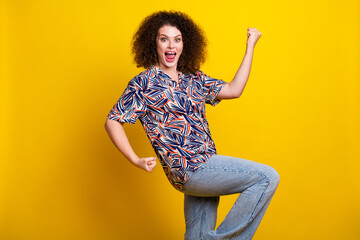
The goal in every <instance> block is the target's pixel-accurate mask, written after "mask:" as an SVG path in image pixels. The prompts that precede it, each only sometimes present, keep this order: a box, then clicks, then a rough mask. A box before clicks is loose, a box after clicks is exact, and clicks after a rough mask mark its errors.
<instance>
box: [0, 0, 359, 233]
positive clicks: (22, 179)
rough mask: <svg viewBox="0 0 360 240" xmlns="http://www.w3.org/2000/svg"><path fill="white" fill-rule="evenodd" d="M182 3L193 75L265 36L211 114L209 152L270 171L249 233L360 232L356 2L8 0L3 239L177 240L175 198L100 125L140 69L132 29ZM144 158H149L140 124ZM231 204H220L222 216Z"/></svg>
mask: <svg viewBox="0 0 360 240" xmlns="http://www.w3.org/2000/svg"><path fill="white" fill-rule="evenodd" d="M170 9H174V10H180V11H183V12H185V13H187V14H189V15H190V16H192V18H193V19H194V20H195V21H196V22H197V23H198V24H199V25H200V26H201V27H202V29H203V30H204V31H205V32H206V34H207V37H208V40H209V46H208V60H207V62H206V64H205V65H204V66H203V67H202V70H203V71H204V72H205V73H207V74H208V75H210V76H212V77H216V78H221V79H224V80H225V81H230V80H231V79H232V77H233V75H234V74H235V71H236V70H237V68H238V66H239V65H240V63H241V60H242V57H243V55H244V53H245V47H246V29H247V27H256V28H257V29H259V30H260V32H261V33H262V36H261V38H260V40H259V42H258V44H257V46H256V49H255V55H254V61H253V68H252V71H251V75H250V79H249V81H248V84H247V86H246V88H245V91H244V93H243V95H242V96H241V97H240V98H239V99H237V100H226V101H223V102H222V103H220V104H219V105H218V106H216V107H214V108H213V107H208V108H207V116H208V119H209V123H210V129H211V132H212V135H213V137H214V140H215V143H216V146H217V149H218V153H219V154H224V155H231V156H236V157H240V158H245V159H249V160H253V161H257V162H261V163H265V164H268V165H271V166H273V167H274V168H275V169H277V171H278V172H279V173H280V176H281V181H280V185H279V187H278V190H277V192H276V194H275V196H274V198H273V200H272V202H271V204H270V206H269V208H268V211H267V213H266V214H265V217H264V219H263V221H262V223H261V224H260V227H259V229H258V231H257V233H256V234H255V237H254V239H255V240H260V239H266V240H289V239H291V240H300V239H301V240H312V239H314V240H318V239H324V240H335V239H336V240H343V239H346V240H357V239H360V228H359V224H360V180H359V172H360V163H359V160H360V148H359V146H360V84H359V80H360V70H359V66H360V48H359V45H360V3H359V1H358V0H352V1H351V0H344V1H337V0H336V1H335V0H327V1H325V0H323V1H320V0H312V1H310V0H303V1H285V0H282V1H280V0H275V1H227V0H224V1H214V2H211V1H203V0H201V1H193V0H192V1H189V0H184V1H158V0H154V1H143V0H139V1H134V2H133V1H119V0H118V1H114V0H108V1H94V0H90V1H76V0H63V1H61V0H52V1H45V0H43V1H40V0H16V1H10V0H9V1H1V5H0V18H1V20H0V29H1V32H0V34H1V35H0V47H1V48H0V61H1V62H0V63H1V65H0V74H1V75H0V78H1V85H0V98H1V99H0V100H1V101H0V104H1V105H0V106H1V118H0V121H1V125H0V132H1V143H0V149H1V160H0V239H4V240H82V239H84V240H115V239H117V240H118V239H125V240H128V239H129V240H138V239H149V240H180V239H183V233H184V228H185V225H184V220H183V196H182V194H181V193H180V192H177V191H176V190H175V189H173V188H172V186H171V185H170V184H169V183H168V181H167V179H166V177H165V175H164V173H163V171H162V169H161V167H159V166H158V167H157V168H156V170H155V171H154V172H153V173H152V174H148V173H146V172H144V171H141V170H139V169H137V168H135V167H133V166H132V165H131V164H129V163H128V162H127V160H126V159H125V158H124V157H123V156H122V155H121V153H120V152H118V151H117V150H116V148H115V147H114V146H113V145H112V143H111V141H110V139H109V138H108V136H107V134H106V132H105V130H104V123H105V119H106V116H107V114H108V112H109V111H110V109H111V107H112V106H113V104H114V103H115V102H116V100H117V99H118V98H119V97H120V95H121V93H122V92H123V90H124V88H125V86H126V84H127V82H128V81H129V80H130V79H131V78H132V77H133V76H135V75H136V74H138V73H140V72H141V71H142V70H143V69H138V68H136V66H135V64H134V63H133V61H132V56H131V52H130V49H131V45H130V42H131V37H132V35H133V33H134V32H135V31H136V28H137V27H138V25H139V23H140V21H141V20H142V19H143V18H144V17H146V16H147V15H149V14H151V13H152V12H154V11H158V10H170ZM126 131H127V134H128V136H129V138H130V141H131V143H132V145H133V148H134V149H135V151H136V152H137V153H138V155H140V156H154V153H153V150H152V148H151V146H150V143H149V141H148V139H147V137H146V135H145V133H144V131H143V129H142V127H141V125H140V124H139V123H136V124H135V125H126ZM235 198H236V196H227V197H223V198H222V200H221V201H220V206H219V221H218V222H220V221H221V220H222V218H223V217H224V216H225V215H226V212H227V211H228V210H229V208H230V207H231V205H232V203H233V201H234V200H235Z"/></svg>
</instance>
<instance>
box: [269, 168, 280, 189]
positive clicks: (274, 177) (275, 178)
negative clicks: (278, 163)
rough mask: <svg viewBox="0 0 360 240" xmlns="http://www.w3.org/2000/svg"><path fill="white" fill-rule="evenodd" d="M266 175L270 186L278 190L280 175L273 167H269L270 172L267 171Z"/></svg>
mask: <svg viewBox="0 0 360 240" xmlns="http://www.w3.org/2000/svg"><path fill="white" fill-rule="evenodd" d="M266 175H267V178H268V179H269V181H270V184H271V185H273V186H274V187H275V188H276V187H277V186H278V185H279V183H280V175H279V173H278V172H277V171H276V170H275V169H274V168H273V167H270V166H268V171H267V173H266Z"/></svg>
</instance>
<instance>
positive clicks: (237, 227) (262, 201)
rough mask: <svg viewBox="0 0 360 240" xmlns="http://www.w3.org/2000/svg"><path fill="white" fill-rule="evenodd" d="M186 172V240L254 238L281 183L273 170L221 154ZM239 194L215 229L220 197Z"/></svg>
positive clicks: (183, 190)
mask: <svg viewBox="0 0 360 240" xmlns="http://www.w3.org/2000/svg"><path fill="white" fill-rule="evenodd" d="M187 173H188V174H189V180H188V181H187V182H186V183H185V184H184V186H183V189H182V192H183V193H184V195H185V199H184V212H185V222H186V233H185V240H215V239H216V240H218V239H233V240H240V239H241V240H249V239H252V237H253V236H254V234H255V231H256V229H257V227H258V226H259V224H260V221H261V219H262V217H263V216H264V213H265V211H266V209H267V207H268V205H269V203H270V200H271V198H272V196H273V195H274V192H275V190H276V188H277V186H278V184H279V180H280V177H279V174H278V173H277V172H276V171H275V170H274V169H273V168H272V167H269V166H267V165H264V164H261V163H257V162H252V161H249V160H246V159H241V158H234V157H228V156H222V155H213V156H211V157H210V159H208V161H207V162H206V163H205V164H203V165H202V166H201V167H200V169H198V170H197V171H196V172H187ZM236 193H240V195H239V197H238V198H237V200H236V202H235V203H234V205H233V206H232V208H231V210H230V211H229V213H228V214H227V216H226V217H225V219H224V221H223V222H222V223H221V224H220V225H219V226H218V228H217V229H216V230H215V226H216V218H217V207H218V204H219V196H221V195H228V194H236Z"/></svg>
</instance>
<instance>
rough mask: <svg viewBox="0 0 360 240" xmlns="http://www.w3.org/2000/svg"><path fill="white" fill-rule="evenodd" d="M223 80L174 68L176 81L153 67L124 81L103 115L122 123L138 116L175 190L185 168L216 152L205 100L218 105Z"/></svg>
mask: <svg viewBox="0 0 360 240" xmlns="http://www.w3.org/2000/svg"><path fill="white" fill-rule="evenodd" d="M225 84H226V82H224V81H222V80H218V79H213V78H211V77H209V76H207V75H206V74H204V73H203V72H202V71H199V72H197V73H196V74H183V73H181V72H179V83H177V82H176V81H174V80H172V79H171V78H170V77H169V76H168V75H167V74H166V73H165V72H163V71H161V70H160V68H159V67H157V66H154V67H151V68H149V69H147V70H145V71H143V72H142V73H140V74H139V75H137V76H135V77H134V78H133V79H132V80H130V82H129V83H128V86H127V88H126V89H125V91H124V93H123V94H122V96H121V97H120V99H119V100H118V101H117V102H116V104H115V105H114V107H113V108H112V109H111V111H110V113H109V115H108V118H109V119H111V120H116V121H119V122H127V123H135V122H136V119H137V118H139V120H140V122H141V124H142V125H143V127H144V130H145V132H146V134H147V136H148V138H149V139H150V142H151V145H152V146H153V148H154V150H155V152H156V155H157V157H158V158H159V161H160V163H161V165H162V167H163V169H164V172H165V174H166V176H167V177H168V179H169V181H170V183H171V184H172V185H173V186H174V187H175V188H177V189H179V190H180V189H181V188H182V186H183V184H184V183H185V182H186V181H187V179H188V177H187V173H186V171H185V170H188V171H192V172H194V171H196V170H197V169H198V168H199V167H200V166H201V164H203V163H205V162H206V161H207V159H209V158H210V157H211V156H212V155H213V154H215V153H216V148H215V144H214V141H213V140H212V138H211V134H210V130H209V125H208V122H207V120H206V115H205V103H209V104H211V105H213V106H215V105H216V104H218V103H219V100H217V99H216V95H217V94H218V93H219V92H220V90H221V89H222V87H224V86H225Z"/></svg>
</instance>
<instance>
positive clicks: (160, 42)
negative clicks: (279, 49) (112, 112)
mask: <svg viewBox="0 0 360 240" xmlns="http://www.w3.org/2000/svg"><path fill="white" fill-rule="evenodd" d="M247 37H248V38H247V42H246V51H245V55H244V58H243V60H242V62H241V65H240V67H239V69H238V70H237V72H236V74H235V76H234V78H233V79H232V80H231V82H230V83H228V84H226V85H225V86H224V87H223V88H222V89H221V91H220V92H219V94H218V95H217V99H219V100H221V99H233V98H239V97H240V96H241V94H242V92H243V91H244V88H245V85H246V83H247V81H248V79H249V75H250V70H251V64H252V59H253V55H254V49H255V45H256V43H257V41H258V40H259V38H260V37H261V33H260V32H259V31H258V30H257V29H256V28H248V29H247ZM156 50H157V53H158V63H157V66H158V67H159V68H160V69H161V70H162V71H164V72H165V73H166V74H167V75H169V77H171V78H172V79H173V80H175V81H178V71H177V63H178V60H179V58H180V55H181V53H182V50H183V41H182V37H181V32H180V31H179V30H178V29H177V28H176V27H174V26H169V25H164V26H162V27H161V28H160V29H159V31H158V35H157V37H156ZM167 51H174V52H176V56H175V60H174V61H172V62H169V61H167V60H166V57H165V52H167ZM123 125H124V123H120V122H117V121H114V120H110V119H107V120H106V122H105V129H106V131H107V133H108V134H109V137H110V139H111V141H112V142H113V143H114V145H115V146H116V148H117V149H118V150H119V151H120V152H121V153H122V154H123V155H124V156H125V157H126V158H127V159H128V160H129V161H130V162H131V163H132V164H134V165H135V166H136V167H138V168H140V169H143V170H145V171H147V172H152V171H153V170H154V168H155V167H156V158H155V157H145V158H140V157H138V156H137V155H136V153H135V152H134V151H133V149H132V147H131V145H130V142H129V140H128V138H127V136H126V133H125V131H124V128H123Z"/></svg>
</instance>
